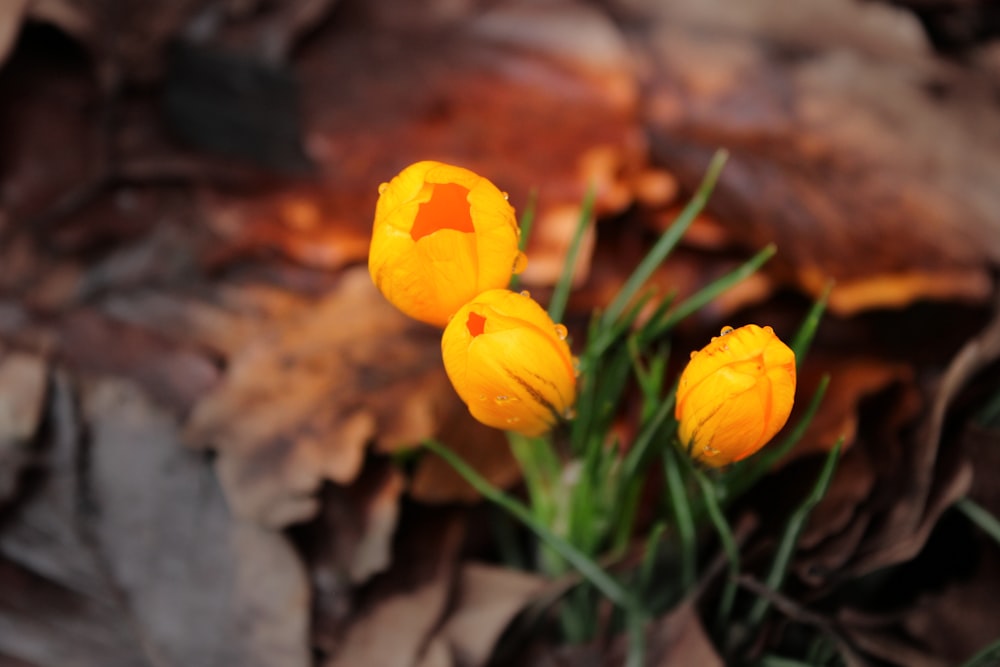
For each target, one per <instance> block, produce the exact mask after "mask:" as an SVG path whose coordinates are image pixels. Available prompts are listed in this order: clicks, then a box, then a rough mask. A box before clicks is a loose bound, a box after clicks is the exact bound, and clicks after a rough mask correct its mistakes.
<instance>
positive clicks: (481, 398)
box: [479, 394, 489, 401]
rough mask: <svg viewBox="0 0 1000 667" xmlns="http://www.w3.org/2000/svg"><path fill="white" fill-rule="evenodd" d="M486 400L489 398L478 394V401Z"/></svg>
mask: <svg viewBox="0 0 1000 667" xmlns="http://www.w3.org/2000/svg"><path fill="white" fill-rule="evenodd" d="M487 398H489V397H488V396H487V395H486V394H480V395H479V400H480V401H485V400H486V399H487Z"/></svg>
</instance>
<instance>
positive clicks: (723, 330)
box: [719, 327, 733, 336]
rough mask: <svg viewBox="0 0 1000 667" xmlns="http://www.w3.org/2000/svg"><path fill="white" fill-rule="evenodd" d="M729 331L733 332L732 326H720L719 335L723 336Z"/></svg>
mask: <svg viewBox="0 0 1000 667" xmlns="http://www.w3.org/2000/svg"><path fill="white" fill-rule="evenodd" d="M731 333H733V328H732V327H722V331H720V332H719V335H720V336H725V335H726V334H731Z"/></svg>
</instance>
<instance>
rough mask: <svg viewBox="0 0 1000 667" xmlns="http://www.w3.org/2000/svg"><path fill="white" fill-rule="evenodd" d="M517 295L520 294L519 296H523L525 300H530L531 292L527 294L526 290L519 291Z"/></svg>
mask: <svg viewBox="0 0 1000 667" xmlns="http://www.w3.org/2000/svg"><path fill="white" fill-rule="evenodd" d="M519 294H520V295H521V296H523V297H525V298H527V299H530V298H531V292H529V291H528V290H526V289H523V290H521V291H520V292H519Z"/></svg>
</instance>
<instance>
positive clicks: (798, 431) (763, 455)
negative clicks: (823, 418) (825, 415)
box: [725, 375, 830, 500]
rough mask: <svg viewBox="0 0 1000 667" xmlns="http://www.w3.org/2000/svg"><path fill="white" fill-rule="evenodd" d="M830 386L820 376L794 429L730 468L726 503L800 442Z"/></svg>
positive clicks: (748, 486)
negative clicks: (773, 444) (778, 441)
mask: <svg viewBox="0 0 1000 667" xmlns="http://www.w3.org/2000/svg"><path fill="white" fill-rule="evenodd" d="M829 386H830V376H829V375H824V376H823V377H822V378H820V381H819V385H817V387H816V391H815V392H813V396H812V399H811V400H810V401H809V405H808V406H807V407H806V411H805V412H804V413H803V414H802V417H801V418H800V419H799V421H798V422H797V423H796V424H795V426H794V428H792V430H791V431H790V432H789V433H788V435H786V436H785V437H784V438H783V439H782V440H781V442H780V443H779V444H778V445H776V446H773V447H765V448H764V451H762V452H760V453H759V454H757V455H756V456H754V457H753V458H750V459H747V460H745V461H741V462H739V463H737V464H736V465H734V466H733V467H732V468H731V469H730V471H729V473H728V474H727V476H726V482H725V486H726V495H727V499H730V500H731V499H732V498H736V497H738V496H740V495H742V494H743V493H744V492H745V491H746V490H747V489H749V488H750V487H751V486H753V485H754V484H756V483H757V481H758V480H759V479H760V478H761V477H763V476H764V475H766V474H767V472H768V471H769V470H771V468H773V467H774V464H775V463H777V462H778V461H780V460H781V459H782V458H784V457H785V456H787V455H788V453H789V452H790V451H792V448H793V447H795V445H796V443H798V441H799V440H801V439H802V436H803V435H804V434H805V432H806V429H808V428H809V424H810V423H812V420H813V417H815V416H816V412H817V410H819V406H820V404H822V402H823V397H824V396H825V395H826V390H827V387H829Z"/></svg>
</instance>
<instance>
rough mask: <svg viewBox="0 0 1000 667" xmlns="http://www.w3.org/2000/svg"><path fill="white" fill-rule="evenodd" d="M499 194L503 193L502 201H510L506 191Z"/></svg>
mask: <svg viewBox="0 0 1000 667" xmlns="http://www.w3.org/2000/svg"><path fill="white" fill-rule="evenodd" d="M500 194H502V195H503V200H504V201H510V195H509V194H507V193H506V192H501V193H500Z"/></svg>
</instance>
